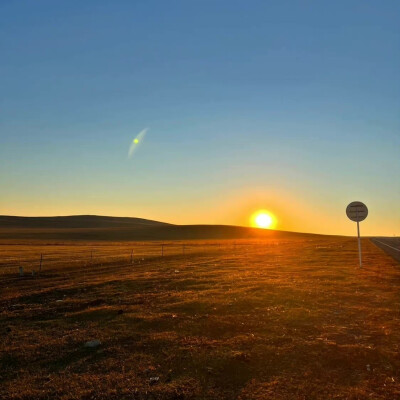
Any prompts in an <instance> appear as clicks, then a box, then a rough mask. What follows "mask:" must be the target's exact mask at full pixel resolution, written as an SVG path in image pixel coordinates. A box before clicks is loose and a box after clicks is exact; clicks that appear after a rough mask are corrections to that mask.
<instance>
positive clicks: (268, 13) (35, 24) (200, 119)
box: [0, 0, 400, 235]
mask: <svg viewBox="0 0 400 400" xmlns="http://www.w3.org/2000/svg"><path fill="white" fill-rule="evenodd" d="M399 20H400V2H399V1H397V0H396V1H364V0H360V1H347V0H346V1H304V0H303V1H293V0H291V1H278V0H276V1H265V0H264V1H232V0H229V1H224V0H213V1H207V0H201V1H200V0H197V1H195V0H182V1H164V0H159V1H151V0H146V1H117V2H112V1H99V0H96V1H41V0H37V1H9V0H3V1H1V2H0V54H1V57H0V83H1V87H0V139H1V142H0V145H1V147H0V214H15V215H65V214H82V213H91V214H94V213H96V214H108V215H124V216H138V217H144V218H154V219H161V220H165V221H168V222H177V223H227V224H242V225H246V224H247V223H248V216H249V215H250V214H251V213H252V212H253V211H254V210H255V209H257V208H267V209H269V210H271V212H273V213H274V214H275V215H276V216H277V218H278V228H281V229H291V230H297V231H311V232H327V233H345V234H352V233H353V232H354V224H352V223H351V222H349V221H348V220H347V219H346V216H345V214H344V210H345V207H346V205H347V203H348V202H350V201H352V200H361V201H364V202H365V203H367V205H368V206H369V208H370V216H369V218H368V220H366V221H365V222H363V224H364V227H365V229H364V231H365V233H367V234H388V235H392V234H394V233H397V234H400V212H399V205H400V179H399V176H400V112H399V111H400V72H399V71H400V50H399V49H400V24H399ZM145 128H149V130H148V133H147V135H146V137H145V139H144V140H143V142H142V143H141V144H140V146H139V148H138V149H137V151H135V153H134V155H133V156H132V157H131V158H128V150H129V147H130V145H131V142H132V139H133V138H134V137H135V136H136V135H137V134H138V133H139V132H140V131H142V130H143V129H145Z"/></svg>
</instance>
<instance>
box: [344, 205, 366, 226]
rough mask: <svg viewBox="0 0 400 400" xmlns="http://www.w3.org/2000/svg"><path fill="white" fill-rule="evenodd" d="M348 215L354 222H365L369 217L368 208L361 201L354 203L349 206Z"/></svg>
mask: <svg viewBox="0 0 400 400" xmlns="http://www.w3.org/2000/svg"><path fill="white" fill-rule="evenodd" d="M346 214H347V216H348V217H349V218H350V219H351V220H352V221H354V222H360V221H364V219H365V218H367V216H368V208H367V206H366V205H365V204H364V203H361V201H353V202H352V203H350V204H349V205H348V206H347V208H346Z"/></svg>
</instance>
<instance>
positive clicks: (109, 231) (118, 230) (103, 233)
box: [0, 215, 314, 241]
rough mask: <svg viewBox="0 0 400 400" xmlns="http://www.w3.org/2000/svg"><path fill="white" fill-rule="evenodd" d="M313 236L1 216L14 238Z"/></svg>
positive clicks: (0, 229) (92, 218) (3, 234)
mask: <svg viewBox="0 0 400 400" xmlns="http://www.w3.org/2000/svg"><path fill="white" fill-rule="evenodd" d="M299 236H301V237H311V236H314V235H313V234H307V233H295V232H285V231H276V230H269V229H258V228H249V227H244V226H232V225H174V224H167V223H165V222H159V221H152V220H149V219H143V218H130V217H104V216H99V215H71V216H65V217H15V216H7V215H0V239H6V240H13V239H23V240H32V239H33V240H75V241H82V240H89V241H90V240H93V241H95V240H106V241H130V240H136V241H146V240H195V239H240V238H268V237H269V238H271V237H274V238H278V237H288V238H289V237H299Z"/></svg>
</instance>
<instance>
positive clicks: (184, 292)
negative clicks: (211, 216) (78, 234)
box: [0, 236, 400, 400]
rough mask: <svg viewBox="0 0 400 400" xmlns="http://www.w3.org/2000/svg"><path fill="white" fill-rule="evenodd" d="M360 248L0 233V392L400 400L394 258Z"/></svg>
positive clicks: (8, 395)
mask: <svg viewBox="0 0 400 400" xmlns="http://www.w3.org/2000/svg"><path fill="white" fill-rule="evenodd" d="M363 248H364V264H365V268H363V269H362V270H360V269H358V268H357V262H358V259H357V244H356V242H355V240H354V239H351V238H340V237H323V236H321V237H318V236H315V237H304V238H301V237H290V238H287V239H285V238H282V237H279V238H273V237H271V238H269V239H265V240H258V241H255V240H248V241H246V240H238V241H236V242H234V241H201V242H200V241H195V242H186V243H177V242H170V243H168V246H165V247H164V256H163V257H161V243H155V242H152V243H138V242H123V243H122V242H121V243H111V242H101V243H100V242H83V241H82V242H79V243H72V242H71V243H68V242H58V243H55V242H51V241H22V240H21V241H16V240H14V241H8V242H7V241H5V240H3V241H2V242H1V243H0V258H1V262H0V306H1V309H0V311H1V313H0V338H1V340H0V398H1V399H42V400H44V399H64V400H66V399H209V400H212V399H238V400H257V399H278V400H283V399H330V398H335V399H398V398H400V353H399V346H400V312H399V311H400V296H399V294H400V272H399V269H398V266H399V265H398V264H397V263H396V261H394V260H393V259H392V258H390V257H389V256H388V255H386V254H385V253H384V252H383V251H382V250H381V249H379V248H377V247H376V246H375V245H374V244H373V243H371V242H370V241H369V240H368V239H365V240H364V242H363ZM132 250H133V251H134V253H133V254H134V263H133V264H131V262H130V256H131V251H132ZM41 253H44V255H45V256H44V262H43V270H42V273H41V275H40V276H38V274H36V276H35V277H32V276H31V275H30V274H29V272H30V271H31V270H32V269H35V270H36V271H38V265H39V257H40V254H41ZM19 265H22V266H24V269H25V272H27V274H26V276H24V277H22V278H20V277H18V275H17V267H18V266H19ZM93 339H98V340H100V341H101V345H100V346H99V347H98V348H95V349H88V348H85V347H84V343H85V342H86V341H88V340H93ZM157 378H158V379H157Z"/></svg>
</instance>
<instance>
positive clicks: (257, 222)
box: [251, 210, 276, 229]
mask: <svg viewBox="0 0 400 400" xmlns="http://www.w3.org/2000/svg"><path fill="white" fill-rule="evenodd" d="M251 226H253V227H255V228H262V229H274V228H275V226H276V217H275V216H274V215H273V214H272V213H271V212H269V211H266V210H258V211H257V212H255V213H254V214H253V215H252V216H251Z"/></svg>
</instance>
